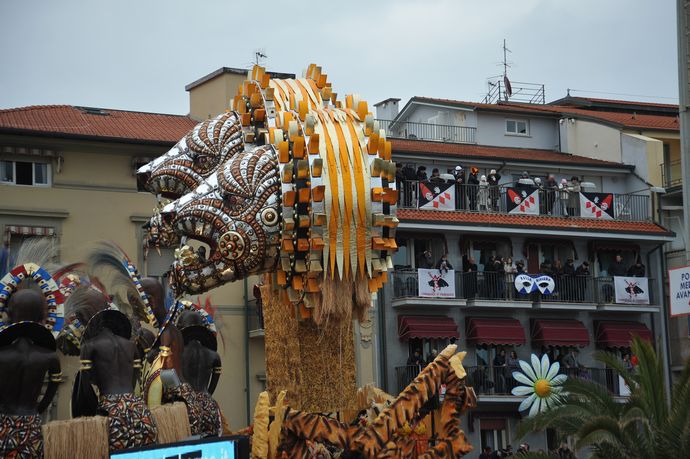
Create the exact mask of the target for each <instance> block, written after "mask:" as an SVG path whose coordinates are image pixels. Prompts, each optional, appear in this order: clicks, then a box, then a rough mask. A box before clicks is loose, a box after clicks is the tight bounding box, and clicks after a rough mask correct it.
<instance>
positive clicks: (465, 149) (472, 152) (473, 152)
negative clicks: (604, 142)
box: [390, 139, 634, 169]
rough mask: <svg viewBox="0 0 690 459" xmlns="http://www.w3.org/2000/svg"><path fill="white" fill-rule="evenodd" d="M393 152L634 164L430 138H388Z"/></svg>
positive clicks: (611, 165) (615, 165)
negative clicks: (438, 140) (439, 140)
mask: <svg viewBox="0 0 690 459" xmlns="http://www.w3.org/2000/svg"><path fill="white" fill-rule="evenodd" d="M390 140H391V143H392V144H393V154H395V153H433V154H434V155H447V156H453V157H459V158H473V159H495V160H500V161H505V160H512V161H525V162H538V163H556V164H563V163H567V164H573V165H577V166H591V167H609V168H616V169H633V168H634V166H629V165H626V164H621V163H616V162H612V161H603V160H600V159H592V158H587V157H584V156H577V155H571V154H569V153H560V152H556V151H553V150H537V149H530V148H507V147H487V146H482V145H471V144H462V143H444V142H430V141H426V140H410V139H390Z"/></svg>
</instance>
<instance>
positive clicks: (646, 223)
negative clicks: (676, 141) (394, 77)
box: [377, 97, 675, 450]
mask: <svg viewBox="0 0 690 459" xmlns="http://www.w3.org/2000/svg"><path fill="white" fill-rule="evenodd" d="M397 104H398V101H397V100H396V99H388V100H386V101H384V102H382V103H381V104H378V105H377V108H379V109H380V111H379V112H378V114H377V117H378V118H381V120H380V124H381V126H383V127H384V128H385V129H386V130H387V133H388V135H389V137H390V138H392V143H393V157H394V160H395V161H396V162H398V163H401V164H402V166H403V168H404V169H403V171H404V172H403V173H402V174H401V175H402V176H403V177H404V178H401V179H399V185H400V186H401V192H400V201H399V208H398V218H399V219H400V222H401V223H400V226H399V227H398V232H397V237H396V241H397V244H398V247H399V250H398V253H397V254H396V255H395V257H394V265H395V270H394V272H393V274H392V278H393V282H391V283H389V285H388V286H387V287H386V288H385V290H384V291H383V292H382V294H381V295H379V302H378V308H379V309H378V319H379V329H378V332H379V342H380V343H381V353H380V354H381V356H382V357H381V372H382V381H381V382H382V384H383V385H384V387H385V388H387V389H388V391H389V392H395V391H397V390H399V389H401V388H402V387H404V386H405V385H406V384H407V383H408V382H409V381H410V378H411V377H413V376H414V374H416V371H417V365H415V360H416V358H417V357H416V356H414V352H415V351H416V350H421V354H422V358H423V359H428V358H429V356H430V355H431V353H432V351H433V350H434V349H436V350H440V349H442V348H443V347H444V346H445V345H446V344H448V343H450V342H456V343H457V344H459V347H460V348H461V349H465V350H467V351H468V355H467V358H466V359H465V366H466V368H467V370H468V375H469V382H470V384H472V385H473V387H474V389H475V391H476V392H477V394H478V401H479V406H478V407H477V409H476V410H474V411H472V413H470V414H469V415H468V416H466V417H465V419H464V420H463V426H462V428H463V429H464V430H465V431H466V433H467V434H468V435H469V438H470V441H471V442H472V443H473V444H474V445H476V447H477V448H479V447H483V446H491V447H492V449H496V448H501V447H505V446H507V444H510V443H512V442H513V438H514V434H515V427H516V423H517V422H518V421H519V419H520V418H521V416H522V415H523V414H521V413H519V412H518V405H519V403H520V402H521V401H522V399H523V398H522V397H516V396H513V395H512V394H511V389H512V387H514V385H515V384H516V383H515V380H514V379H513V378H512V376H511V372H512V370H513V368H511V367H510V366H508V365H507V363H506V360H505V357H509V356H510V354H511V352H513V351H514V352H515V353H516V354H517V357H518V358H519V359H527V360H528V359H529V356H530V354H532V353H536V354H538V355H541V354H542V353H549V355H550V356H551V357H552V358H556V359H559V360H560V361H561V362H563V363H564V362H565V360H566V357H567V356H568V355H573V358H574V359H575V360H576V362H577V367H574V366H572V365H571V366H570V368H565V365H564V370H563V371H565V372H566V373H567V374H568V375H569V376H570V377H581V378H588V379H592V380H594V381H596V382H598V383H600V384H602V385H604V386H605V387H607V388H608V389H609V390H610V391H612V392H613V393H614V394H616V395H618V396H620V397H623V396H625V394H626V388H625V387H624V385H623V386H622V385H621V384H620V381H619V380H618V378H617V377H616V375H615V374H614V373H613V372H612V371H611V370H610V369H607V368H605V367H604V366H603V365H601V364H599V363H598V362H596V361H595V360H594V358H593V353H594V352H595V351H596V350H600V349H601V350H604V349H605V350H609V351H613V352H617V353H618V354H619V355H621V356H623V355H625V354H627V353H629V346H630V340H631V337H632V336H633V335H639V336H641V337H643V338H645V339H648V340H651V341H654V342H655V343H656V345H657V347H658V348H659V349H660V350H662V352H663V351H664V349H665V346H664V344H665V342H666V339H667V330H666V328H665V326H666V322H665V321H664V316H663V284H662V280H663V276H664V266H665V260H664V252H663V247H664V244H666V243H670V242H672V241H674V239H675V235H674V233H673V232H672V231H670V230H668V229H667V228H666V227H664V226H662V225H660V224H659V223H658V221H656V219H655V212H657V211H658V207H655V206H657V205H658V203H657V202H656V199H655V193H654V186H653V185H655V184H654V183H651V182H650V181H649V177H650V176H651V175H653V172H654V171H655V170H657V171H659V170H660V167H659V164H660V163H659V164H656V165H655V167H656V169H654V168H652V167H651V166H649V164H653V163H652V161H649V162H648V163H646V164H645V167H642V169H644V170H643V171H641V170H640V169H641V166H640V165H639V164H636V163H634V162H632V163H628V162H626V161H623V160H622V154H620V153H618V154H614V153H615V152H610V151H608V146H606V145H604V144H601V146H600V147H598V148H599V149H600V150H606V151H603V152H594V153H592V154H590V155H584V154H583V152H582V151H578V152H577V154H573V153H571V152H569V151H568V148H572V147H569V146H568V145H570V146H572V145H573V142H574V140H573V139H574V136H573V135H572V134H571V135H570V136H569V137H568V138H567V142H566V140H564V133H563V132H562V131H563V130H564V128H563V126H564V124H565V125H566V127H567V126H570V125H572V123H571V122H570V121H569V119H565V118H564V115H563V113H562V112H561V111H560V109H562V107H559V110H557V109H555V108H554V107H553V106H544V105H533V104H530V105H527V104H510V103H508V104H504V103H498V104H480V103H470V102H460V101H452V100H443V99H430V98H423V97H414V98H412V99H411V100H410V101H409V102H408V103H407V104H406V105H405V106H404V107H403V108H402V109H401V110H400V111H399V112H398V111H397ZM564 119H565V121H564ZM566 123H568V124H566ZM576 123H577V122H576ZM576 123H575V124H576ZM636 135H637V134H636ZM586 139H587V136H586V135H584V134H582V135H580V136H579V137H578V140H581V143H580V145H579V148H581V149H583V148H584V145H585V143H584V140H586ZM635 139H637V137H635ZM639 152H643V153H644V154H645V155H646V156H645V158H649V157H650V155H651V157H652V158H653V159H654V158H656V156H654V155H655V154H656V153H657V152H656V151H655V150H653V149H652V150H651V151H650V149H639ZM640 154H641V153H640ZM654 160H655V159H654ZM458 165H459V166H461V167H462V169H463V170H464V171H465V174H466V175H465V177H464V178H465V181H464V183H463V184H462V185H456V184H454V175H453V173H454V172H455V171H456V166H458ZM420 166H421V167H422V169H424V168H425V169H426V173H427V179H426V180H425V179H424V177H423V175H422V176H421V177H419V176H416V175H415V174H416V173H417V171H418V170H419V169H420ZM472 168H476V170H477V173H476V177H477V178H478V179H480V181H481V177H482V176H486V177H489V176H490V175H491V172H495V174H494V177H496V176H498V175H500V179H499V180H497V181H496V182H495V185H493V186H492V185H488V184H484V183H480V184H476V183H471V182H470V181H469V180H468V179H469V175H470V173H471V171H472ZM434 169H438V177H434V178H432V175H434V172H435V171H434ZM422 174H423V171H422ZM550 175H553V176H554V178H555V181H556V183H557V184H558V185H561V183H562V182H563V181H565V182H566V183H565V184H564V185H563V186H562V187H556V188H550V187H549V186H548V185H547V181H548V179H549V176H550ZM659 175H660V173H659ZM539 182H541V187H540V185H539ZM425 252H426V253H425ZM443 255H447V259H446V260H447V263H448V264H447V265H446V266H447V267H448V271H447V272H446V271H445V270H443V269H442V270H439V269H438V268H439V267H441V265H440V264H439V261H441V257H442V256H443ZM617 255H618V256H620V257H622V261H621V262H620V263H618V265H616V263H615V262H616V256H617ZM427 257H428V258H427ZM496 257H500V258H501V260H502V261H503V262H505V261H506V260H507V259H508V258H511V259H512V265H511V266H512V267H513V269H514V268H515V266H516V263H517V262H521V263H522V265H523V268H522V269H523V270H524V273H526V274H527V275H528V276H527V277H528V278H532V279H533V281H534V282H535V284H540V285H541V284H542V283H543V286H544V287H545V288H543V289H541V288H539V289H538V288H536V287H534V288H533V290H534V291H533V292H532V293H526V292H528V290H524V289H523V290H519V289H518V288H523V287H522V286H521V285H518V286H516V285H515V281H516V278H517V277H518V273H516V272H514V271H513V269H510V268H509V269H507V270H505V269H504V268H503V267H502V268H499V269H496V266H495V261H493V260H495V258H496ZM568 260H572V262H573V265H574V269H577V268H578V267H580V266H583V265H589V269H588V271H583V270H579V271H576V272H573V271H572V269H573V268H567V269H565V270H564V269H563V266H565V265H566V264H567V262H568ZM638 261H640V262H641V264H642V265H644V267H645V272H644V275H643V277H641V278H636V279H633V278H632V276H631V277H630V278H627V277H625V276H627V275H628V274H629V273H628V272H627V270H628V268H630V267H632V266H634V265H636V262H638ZM558 262H560V265H561V267H558V266H557V263H558ZM441 263H442V262H441ZM451 266H452V269H450V267H451ZM504 266H505V265H504ZM621 266H623V267H624V271H625V272H623V273H621V272H620V271H621ZM425 268H431V269H425ZM638 268H639V265H638ZM633 272H634V270H631V271H630V273H633ZM543 274H547V275H548V277H549V278H550V279H551V280H552V281H553V284H551V285H549V282H545V280H544V276H543ZM621 274H622V276H621ZM637 274H638V275H639V274H640V272H639V270H638V272H637ZM614 275H615V278H614ZM524 279H525V278H524V277H521V278H520V279H518V280H524ZM617 279H618V280H617ZM623 279H625V280H623ZM624 281H627V282H628V286H630V284H635V285H638V286H642V289H643V290H644V291H645V293H644V295H643V296H644V297H645V299H644V300H642V301H631V300H630V298H625V297H623V295H621V294H620V293H621V289H623V287H621V286H620V285H616V283H617V282H624ZM530 288H531V287H530ZM634 303H635V304H634ZM573 350H574V351H575V353H574V354H573ZM503 352H505V356H503V354H502V353H503ZM570 362H572V361H570ZM526 440H527V441H528V442H529V443H530V444H531V445H532V449H540V448H543V449H545V450H546V449H547V448H549V449H550V448H553V447H554V446H557V445H555V443H554V442H556V439H555V438H554V436H553V435H552V433H551V432H546V433H544V434H535V435H533V436H532V437H530V438H527V439H526Z"/></svg>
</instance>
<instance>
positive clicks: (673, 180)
mask: <svg viewBox="0 0 690 459" xmlns="http://www.w3.org/2000/svg"><path fill="white" fill-rule="evenodd" d="M660 167H661V181H662V183H663V184H664V187H665V188H673V187H677V186H680V185H682V184H683V175H682V169H681V161H680V159H677V160H674V161H670V162H668V163H665V164H661V165H660Z"/></svg>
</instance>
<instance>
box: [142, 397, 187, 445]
mask: <svg viewBox="0 0 690 459" xmlns="http://www.w3.org/2000/svg"><path fill="white" fill-rule="evenodd" d="M151 414H153V418H154V419H155V420H156V427H157V428H158V443H160V444H164V443H173V442H177V441H181V440H184V439H185V438H189V437H190V436H191V435H192V431H191V428H190V427H189V418H188V416H187V407H186V406H185V404H184V403H182V402H176V403H171V404H165V405H160V406H154V407H153V408H151Z"/></svg>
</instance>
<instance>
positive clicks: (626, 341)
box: [594, 321, 652, 348]
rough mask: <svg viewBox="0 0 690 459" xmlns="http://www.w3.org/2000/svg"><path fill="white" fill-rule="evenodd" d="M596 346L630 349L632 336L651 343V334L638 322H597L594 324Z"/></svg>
mask: <svg viewBox="0 0 690 459" xmlns="http://www.w3.org/2000/svg"><path fill="white" fill-rule="evenodd" d="M594 329H595V330H596V336H597V346H599V347H602V348H606V347H630V344H631V343H632V338H633V336H635V335H637V336H639V337H640V338H642V339H643V340H645V341H652V332H651V330H649V328H647V326H646V325H645V324H642V323H640V322H619V321H615V322H614V321H597V322H594Z"/></svg>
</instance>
